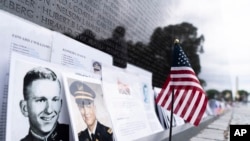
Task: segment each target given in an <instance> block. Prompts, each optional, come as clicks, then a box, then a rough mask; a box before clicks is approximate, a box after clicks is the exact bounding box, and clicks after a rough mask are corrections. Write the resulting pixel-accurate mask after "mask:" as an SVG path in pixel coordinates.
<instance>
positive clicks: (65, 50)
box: [51, 32, 113, 78]
mask: <svg viewBox="0 0 250 141" xmlns="http://www.w3.org/2000/svg"><path fill="white" fill-rule="evenodd" d="M95 61H98V62H99V63H100V64H101V65H102V64H106V65H111V66H112V62H113V59H112V57H111V55H109V54H106V53H104V52H102V51H99V50H97V49H95V48H92V47H90V46H88V45H85V44H83V43H81V42H78V41H76V40H74V39H71V38H69V37H67V36H65V35H63V34H61V33H57V32H54V33H53V49H52V53H51V62H53V63H57V64H61V65H64V66H66V67H69V68H75V69H80V70H86V71H88V72H90V74H89V75H91V76H90V77H94V78H100V77H101V72H100V74H98V73H95V72H94V71H93V62H95Z"/></svg>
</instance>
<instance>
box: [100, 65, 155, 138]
mask: <svg viewBox="0 0 250 141" xmlns="http://www.w3.org/2000/svg"><path fill="white" fill-rule="evenodd" d="M139 82H140V80H139V78H138V76H136V75H135V74H132V73H127V72H125V71H124V70H122V69H118V68H113V67H103V93H104V99H105V101H106V102H107V108H108V111H109V112H110V116H111V119H112V123H113V127H114V132H115V135H116V138H117V140H119V141H128V140H135V139H138V138H141V137H145V136H148V135H150V134H151V128H150V125H149V121H148V118H147V114H146V111H145V108H144V104H143V102H142V100H141V96H140V95H139V93H141V89H140V83H139Z"/></svg>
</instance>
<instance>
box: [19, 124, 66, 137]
mask: <svg viewBox="0 0 250 141" xmlns="http://www.w3.org/2000/svg"><path fill="white" fill-rule="evenodd" d="M21 141H69V125H66V124H59V123H57V125H56V128H55V129H54V131H52V132H51V133H50V134H49V136H48V137H36V136H34V135H33V134H32V133H31V132H30V131H29V134H28V135H27V136H26V137H25V138H23V139H21Z"/></svg>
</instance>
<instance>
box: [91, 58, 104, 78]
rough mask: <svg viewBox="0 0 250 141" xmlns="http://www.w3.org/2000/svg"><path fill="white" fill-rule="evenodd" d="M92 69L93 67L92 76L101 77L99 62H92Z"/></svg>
mask: <svg viewBox="0 0 250 141" xmlns="http://www.w3.org/2000/svg"><path fill="white" fill-rule="evenodd" d="M92 67H93V72H94V74H99V75H102V65H101V63H100V62H98V61H93V63H92Z"/></svg>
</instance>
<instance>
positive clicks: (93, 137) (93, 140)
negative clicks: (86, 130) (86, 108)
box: [91, 133, 96, 141]
mask: <svg viewBox="0 0 250 141" xmlns="http://www.w3.org/2000/svg"><path fill="white" fill-rule="evenodd" d="M91 137H92V141H95V139H96V138H95V135H94V134H93V133H92V134H91Z"/></svg>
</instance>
